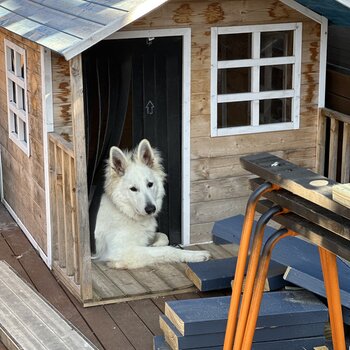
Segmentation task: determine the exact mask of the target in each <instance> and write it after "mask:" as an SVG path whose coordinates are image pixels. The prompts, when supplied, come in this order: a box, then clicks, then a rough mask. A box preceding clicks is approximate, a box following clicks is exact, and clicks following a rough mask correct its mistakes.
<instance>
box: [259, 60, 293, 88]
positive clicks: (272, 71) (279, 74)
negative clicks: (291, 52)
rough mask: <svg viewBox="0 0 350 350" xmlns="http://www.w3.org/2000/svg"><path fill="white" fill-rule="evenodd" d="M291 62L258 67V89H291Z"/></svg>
mask: <svg viewBox="0 0 350 350" xmlns="http://www.w3.org/2000/svg"><path fill="white" fill-rule="evenodd" d="M292 71H293V67H292V65H291V64H283V65H278V66H261V67H260V91H271V90H287V89H292Z"/></svg>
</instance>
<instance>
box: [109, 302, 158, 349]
mask: <svg viewBox="0 0 350 350" xmlns="http://www.w3.org/2000/svg"><path fill="white" fill-rule="evenodd" d="M105 309H106V310H107V312H108V313H109V315H110V316H111V317H112V319H113V320H114V322H115V323H116V324H117V325H118V327H119V328H120V329H121V331H122V332H123V333H124V334H125V336H126V337H127V338H128V339H133V340H134V341H133V344H132V345H133V346H134V348H135V349H136V350H141V349H147V348H148V349H152V344H153V342H152V335H153V334H152V332H151V331H150V330H149V329H148V328H147V327H146V326H145V324H144V323H143V322H142V321H141V319H140V318H139V317H138V316H137V314H136V313H135V312H134V311H133V309H132V308H131V307H130V305H129V304H128V303H119V304H112V305H107V306H106V307H105ZM121 315H123V317H120V316H121Z"/></svg>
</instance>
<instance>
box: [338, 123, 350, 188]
mask: <svg viewBox="0 0 350 350" xmlns="http://www.w3.org/2000/svg"><path fill="white" fill-rule="evenodd" d="M349 154H350V124H348V123H344V130H343V151H342V162H341V180H340V181H341V182H342V183H348V182H349V181H350V159H349Z"/></svg>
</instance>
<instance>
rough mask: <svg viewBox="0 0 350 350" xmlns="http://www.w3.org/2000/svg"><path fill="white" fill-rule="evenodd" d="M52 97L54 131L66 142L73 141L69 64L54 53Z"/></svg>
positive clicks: (52, 60)
mask: <svg viewBox="0 0 350 350" xmlns="http://www.w3.org/2000/svg"><path fill="white" fill-rule="evenodd" d="M51 67H52V95H53V119H54V130H55V132H56V133H57V134H59V135H61V136H62V137H63V138H64V139H65V140H66V141H72V134H73V130H72V110H71V81H70V74H69V62H67V61H66V60H65V59H64V58H63V57H62V56H60V55H58V54H56V53H52V55H51Z"/></svg>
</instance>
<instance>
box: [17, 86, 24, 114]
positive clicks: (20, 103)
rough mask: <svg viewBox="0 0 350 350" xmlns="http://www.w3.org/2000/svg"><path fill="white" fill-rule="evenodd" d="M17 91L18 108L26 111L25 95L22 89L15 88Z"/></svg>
mask: <svg viewBox="0 0 350 350" xmlns="http://www.w3.org/2000/svg"><path fill="white" fill-rule="evenodd" d="M17 89H18V94H19V97H18V98H19V101H18V108H19V109H23V110H24V111H25V110H26V105H25V95H24V89H22V88H21V87H19V86H17Z"/></svg>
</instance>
